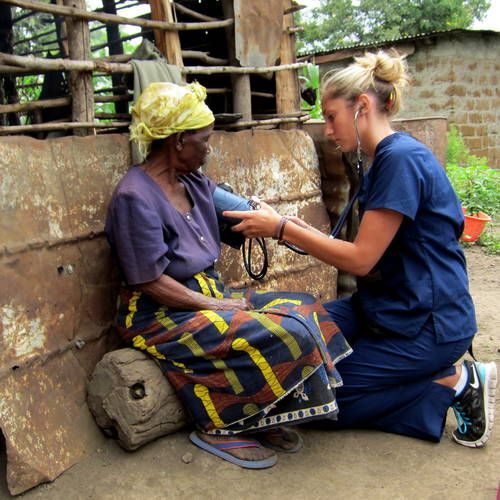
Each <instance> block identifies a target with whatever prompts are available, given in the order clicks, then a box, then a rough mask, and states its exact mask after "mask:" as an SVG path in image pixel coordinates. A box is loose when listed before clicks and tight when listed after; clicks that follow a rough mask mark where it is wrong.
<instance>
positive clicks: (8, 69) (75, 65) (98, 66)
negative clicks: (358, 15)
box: [0, 52, 307, 75]
mask: <svg viewBox="0 0 500 500" xmlns="http://www.w3.org/2000/svg"><path fill="white" fill-rule="evenodd" d="M304 66H307V63H306V62H300V63H292V64H281V65H278V66H267V67H266V66H246V67H239V66H185V67H184V68H181V71H182V73H184V74H186V75H213V74H228V75H229V74H239V75H254V74H255V75H257V74H263V73H274V72H280V71H286V70H290V69H299V68H303V67H304ZM33 70H36V71H40V72H43V71H45V72H46V71H60V70H76V71H99V72H102V73H132V72H133V69H132V65H131V64H125V63H110V62H106V61H105V60H104V58H103V59H90V60H78V61H77V60H70V59H45V58H42V57H32V56H16V55H13V54H5V53H2V52H0V73H18V74H23V73H33Z"/></svg>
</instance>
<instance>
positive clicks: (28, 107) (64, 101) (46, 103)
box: [0, 97, 71, 114]
mask: <svg viewBox="0 0 500 500" xmlns="http://www.w3.org/2000/svg"><path fill="white" fill-rule="evenodd" d="M70 104H71V97H59V98H57V99H42V100H40V101H30V102H18V103H15V104H2V105H0V114H3V113H19V112H26V111H33V110H34V109H47V108H57V107H59V106H69V105H70Z"/></svg>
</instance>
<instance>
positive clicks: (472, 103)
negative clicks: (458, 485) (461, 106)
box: [465, 100, 476, 111]
mask: <svg viewBox="0 0 500 500" xmlns="http://www.w3.org/2000/svg"><path fill="white" fill-rule="evenodd" d="M465 109H466V110H467V111H473V110H474V109H476V101H471V100H469V101H466V102H465Z"/></svg>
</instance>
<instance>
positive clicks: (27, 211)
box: [0, 135, 130, 494]
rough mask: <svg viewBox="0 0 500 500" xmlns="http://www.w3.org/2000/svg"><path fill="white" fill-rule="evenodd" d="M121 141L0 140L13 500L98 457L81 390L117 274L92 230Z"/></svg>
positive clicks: (1, 372)
mask: <svg viewBox="0 0 500 500" xmlns="http://www.w3.org/2000/svg"><path fill="white" fill-rule="evenodd" d="M129 162H130V155H129V144H128V137H127V136H123V135H116V136H99V137H86V138H76V137H75V138H73V137H68V138H64V139H54V140H46V141H37V140H35V139H30V138H27V137H7V138H2V139H1V140H0V172H1V177H0V241H1V247H0V281H1V282H2V287H1V288H0V345H1V349H0V382H1V383H0V428H1V429H2V432H3V434H4V436H5V441H6V444H7V459H8V462H7V480H8V486H9V490H10V491H11V493H14V494H16V493H21V492H22V491H25V490H26V489H28V488H31V487H33V486H35V485H36V484H38V483H39V482H41V481H47V480H52V479H54V478H55V477H56V476H57V475H59V474H60V473H61V472H63V471H64V470H65V469H67V468H68V467H70V466H71V465H72V464H74V463H75V462H77V461H78V460H79V459H80V458H81V457H82V456H83V455H84V454H85V453H86V452H89V451H91V450H93V449H95V447H96V446H97V443H98V442H99V440H100V439H102V438H101V437H100V434H99V432H98V431H97V430H96V427H95V424H94V422H93V419H92V417H91V416H90V413H89V411H88V409H87V405H86V402H85V383H86V379H87V376H88V375H89V373H90V372H91V370H92V369H93V367H94V365H95V363H96V362H97V361H98V360H99V359H100V358H101V357H102V355H103V354H104V352H106V351H107V350H108V349H109V348H110V344H111V343H110V340H112V339H111V337H109V336H108V335H107V332H108V330H109V328H110V325H111V323H112V321H113V317H114V314H115V299H116V293H117V285H118V280H117V274H116V270H115V269H114V267H113V265H112V262H111V259H110V251H109V248H108V245H107V243H106V241H105V239H104V237H103V234H102V230H103V224H104V216H105V212H106V206H107V203H108V200H109V198H110V195H111V192H112V190H113V188H114V186H115V184H116V182H117V181H118V179H119V178H120V177H121V176H122V175H123V173H124V172H125V171H126V170H127V168H128V166H129Z"/></svg>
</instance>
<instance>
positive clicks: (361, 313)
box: [225, 52, 497, 447]
mask: <svg viewBox="0 0 500 500" xmlns="http://www.w3.org/2000/svg"><path fill="white" fill-rule="evenodd" d="M407 82H408V74H407V70H406V66H405V62H404V60H403V59H402V58H401V57H399V56H398V55H397V54H396V53H391V54H388V53H384V52H379V53H377V54H366V55H365V56H364V57H360V58H357V59H356V60H355V62H354V63H352V64H351V65H350V66H348V67H347V68H345V69H342V70H340V71H336V72H333V73H329V74H327V75H326V76H325V78H324V80H323V85H322V108H323V115H324V119H325V134H326V136H327V137H328V138H330V139H331V140H332V141H335V142H336V143H337V145H338V147H339V148H340V149H341V150H342V151H344V152H348V151H356V149H357V148H360V149H361V150H362V151H363V152H364V153H365V154H366V155H368V156H369V157H370V158H371V159H372V164H371V167H370V168H369V170H368V171H367V172H366V174H365V175H364V182H363V185H362V188H361V191H360V196H359V217H360V226H359V232H358V234H357V236H356V238H355V240H354V241H353V242H352V243H351V242H346V241H340V240H337V239H332V238H329V237H328V236H326V235H323V234H321V233H320V232H319V231H317V230H315V229H314V228H312V227H310V226H308V225H307V224H305V223H304V222H302V221H301V220H299V219H297V218H291V219H288V218H286V217H282V216H281V215H280V214H278V213H277V212H275V211H274V210H273V209H272V208H271V207H269V206H268V205H265V204H262V208H261V210H259V211H255V212H247V213H242V212H226V213H225V215H227V216H233V217H239V218H242V219H243V222H241V223H240V224H239V225H237V226H236V227H234V230H236V231H242V232H243V233H244V234H245V235H246V236H249V237H254V236H274V237H276V238H278V239H281V240H286V241H288V242H290V243H292V244H294V245H296V246H299V247H300V248H302V249H303V250H305V251H306V252H308V253H309V254H311V255H313V256H314V257H316V258H318V259H320V260H322V261H323V262H326V263H328V264H331V265H333V266H335V267H337V268H339V269H342V270H344V271H347V272H350V273H353V274H355V275H356V276H357V278H358V280H357V281H358V283H357V284H358V286H357V292H356V293H355V294H354V295H353V296H352V297H350V298H348V299H345V300H338V301H334V302H330V303H328V304H325V307H326V309H327V310H328V311H329V313H330V315H331V316H332V319H333V320H334V321H335V322H336V323H337V324H338V325H339V327H340V328H341V330H342V332H343V333H344V335H345V337H346V338H347V340H348V342H349V343H350V344H351V346H352V347H353V349H354V353H353V354H352V355H351V356H350V357H349V358H346V359H345V360H343V361H341V362H340V363H339V364H338V369H339V371H340V373H341V375H342V378H343V381H344V385H343V387H341V388H339V390H338V393H337V397H338V402H339V410H340V414H339V419H338V421H337V422H335V423H333V424H332V427H333V428H348V427H362V428H374V429H380V430H383V431H387V432H394V433H398V434H403V435H407V436H413V437H417V438H422V439H428V440H431V441H439V440H440V438H441V436H442V433H443V428H444V424H445V419H446V413H447V410H448V408H449V407H450V406H453V408H454V410H455V414H456V416H457V420H458V424H459V425H458V428H457V429H456V430H455V431H454V432H453V439H454V440H455V441H456V442H458V443H460V444H462V445H465V446H469V447H481V446H484V445H485V444H486V442H487V441H488V438H489V436H490V433H491V429H492V425H493V418H494V410H495V387H496V379H497V376H496V371H497V370H496V365H495V364H494V363H479V362H469V361H465V362H463V363H461V364H458V365H454V364H453V363H455V362H456V361H457V360H458V359H459V358H460V357H461V356H462V355H463V354H464V353H465V352H466V351H467V349H468V348H469V346H470V345H471V342H472V338H473V336H474V334H475V332H476V330H477V326H476V320H475V314H474V305H473V303H472V299H471V297H470V294H469V291H468V279H467V272H466V265H465V258H464V254H463V251H462V249H461V247H460V245H459V243H458V238H459V236H460V234H461V232H462V229H463V216H462V212H461V209H460V204H459V201H458V199H457V197H456V195H455V193H454V192H453V189H452V187H451V185H450V183H449V181H448V179H447V177H446V173H445V171H444V169H443V168H442V167H441V166H440V165H439V164H438V162H437V160H436V158H435V157H434V156H433V154H432V153H431V151H430V150H429V149H428V148H427V147H426V146H424V145H423V144H421V143H420V142H418V141H417V140H416V139H414V138H413V137H411V136H410V135H408V134H405V133H401V132H395V131H394V130H393V128H392V125H391V118H392V117H393V116H394V115H395V114H396V112H397V111H398V110H399V108H400V106H401V94H402V91H403V89H404V87H405V86H406V84H407Z"/></svg>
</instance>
